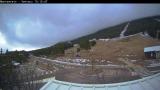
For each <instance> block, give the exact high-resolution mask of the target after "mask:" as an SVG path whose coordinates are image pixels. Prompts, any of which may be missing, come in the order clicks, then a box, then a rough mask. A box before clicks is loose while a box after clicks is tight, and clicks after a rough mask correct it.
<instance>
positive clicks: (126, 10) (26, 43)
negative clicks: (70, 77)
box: [0, 4, 160, 50]
mask: <svg viewBox="0 0 160 90" xmlns="http://www.w3.org/2000/svg"><path fill="white" fill-rule="evenodd" d="M153 15H160V4H24V5H21V4H12V5H10V4H7V5H5V4H1V5H0V48H4V49H6V48H8V49H9V50H16V49H17V50H23V49H24V50H32V49H37V48H42V47H47V46H50V45H54V44H55V43H57V42H60V41H66V40H71V39H75V38H77V37H80V36H84V35H87V34H89V33H93V32H95V31H97V30H99V29H102V28H105V27H109V26H114V25H117V24H120V23H122V22H125V21H129V20H133V19H137V18H141V17H146V16H153Z"/></svg>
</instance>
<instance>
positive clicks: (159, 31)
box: [157, 30, 160, 40]
mask: <svg viewBox="0 0 160 90" xmlns="http://www.w3.org/2000/svg"><path fill="white" fill-rule="evenodd" d="M159 34H160V30H157V40H159Z"/></svg>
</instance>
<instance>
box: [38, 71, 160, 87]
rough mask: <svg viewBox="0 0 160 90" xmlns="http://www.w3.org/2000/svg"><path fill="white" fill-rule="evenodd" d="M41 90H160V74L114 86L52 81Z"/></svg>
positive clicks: (114, 84)
mask: <svg viewBox="0 0 160 90" xmlns="http://www.w3.org/2000/svg"><path fill="white" fill-rule="evenodd" d="M40 90H160V73H158V74H155V75H152V76H148V77H144V78H142V79H138V80H133V81H128V82H121V83H113V84H77V83H70V82H63V81H58V80H52V81H50V82H48V83H47V84H45V85H44V86H43V87H42V88H41V89H40Z"/></svg>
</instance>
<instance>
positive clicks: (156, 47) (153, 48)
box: [144, 46, 160, 52]
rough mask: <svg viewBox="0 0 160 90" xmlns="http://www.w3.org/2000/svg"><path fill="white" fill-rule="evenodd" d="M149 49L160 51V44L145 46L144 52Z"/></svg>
mask: <svg viewBox="0 0 160 90" xmlns="http://www.w3.org/2000/svg"><path fill="white" fill-rule="evenodd" d="M149 51H160V46H151V47H146V48H144V52H149Z"/></svg>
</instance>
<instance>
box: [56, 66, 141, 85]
mask: <svg viewBox="0 0 160 90" xmlns="http://www.w3.org/2000/svg"><path fill="white" fill-rule="evenodd" d="M137 78H140V77H139V76H131V73H130V72H129V71H128V70H127V69H120V68H119V69H111V68H110V69H109V68H103V69H102V68H101V69H100V68H99V69H96V71H95V70H94V71H93V72H92V70H90V68H86V69H84V68H74V69H65V70H64V69H63V70H60V71H58V72H57V73H56V79H57V80H61V81H68V82H74V83H83V84H86V83H88V84H107V83H117V82H123V81H129V80H133V79H137Z"/></svg>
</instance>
